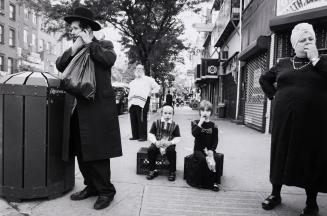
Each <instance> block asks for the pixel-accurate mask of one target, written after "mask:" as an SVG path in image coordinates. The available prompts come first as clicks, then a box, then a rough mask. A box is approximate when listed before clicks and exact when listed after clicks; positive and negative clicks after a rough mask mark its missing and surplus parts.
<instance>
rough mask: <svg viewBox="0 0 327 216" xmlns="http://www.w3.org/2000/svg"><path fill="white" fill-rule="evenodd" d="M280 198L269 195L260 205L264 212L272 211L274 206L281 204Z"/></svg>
mask: <svg viewBox="0 0 327 216" xmlns="http://www.w3.org/2000/svg"><path fill="white" fill-rule="evenodd" d="M281 202H282V198H281V197H276V196H274V195H269V196H268V197H267V198H266V199H265V200H264V201H263V202H262V203H261V204H262V208H263V209H264V210H271V209H274V208H275V207H276V206H278V205H279V204H281Z"/></svg>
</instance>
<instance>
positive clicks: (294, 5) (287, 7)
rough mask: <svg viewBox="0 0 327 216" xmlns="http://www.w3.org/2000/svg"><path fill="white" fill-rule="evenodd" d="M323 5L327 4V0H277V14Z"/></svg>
mask: <svg viewBox="0 0 327 216" xmlns="http://www.w3.org/2000/svg"><path fill="white" fill-rule="evenodd" d="M323 6H327V0H277V11H276V15H277V16H281V15H286V14H291V13H295V12H299V11H304V10H309V9H313V8H319V7H323Z"/></svg>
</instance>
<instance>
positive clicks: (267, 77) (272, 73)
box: [259, 65, 277, 100]
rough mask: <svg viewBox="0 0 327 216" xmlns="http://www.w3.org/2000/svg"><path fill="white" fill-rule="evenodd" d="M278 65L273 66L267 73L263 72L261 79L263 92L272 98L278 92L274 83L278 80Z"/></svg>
mask: <svg viewBox="0 0 327 216" xmlns="http://www.w3.org/2000/svg"><path fill="white" fill-rule="evenodd" d="M276 68H277V65H275V66H274V67H272V68H271V69H270V70H269V71H267V72H266V73H265V74H262V75H261V76H260V79H259V83H260V86H261V88H262V90H263V92H264V93H265V94H266V95H267V97H268V98H269V99H270V100H272V99H273V98H274V95H275V93H276V87H275V86H274V83H275V82H276V74H277V69H276Z"/></svg>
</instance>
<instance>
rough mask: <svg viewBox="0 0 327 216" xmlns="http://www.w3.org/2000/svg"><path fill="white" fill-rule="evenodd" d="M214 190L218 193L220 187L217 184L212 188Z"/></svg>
mask: <svg viewBox="0 0 327 216" xmlns="http://www.w3.org/2000/svg"><path fill="white" fill-rule="evenodd" d="M212 190H213V191H215V192H218V191H219V185H218V184H217V183H214V184H213V186H212Z"/></svg>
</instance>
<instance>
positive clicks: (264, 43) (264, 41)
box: [238, 35, 270, 61]
mask: <svg viewBox="0 0 327 216" xmlns="http://www.w3.org/2000/svg"><path fill="white" fill-rule="evenodd" d="M269 42H270V36H262V35H261V36H259V37H258V38H257V39H256V40H255V41H253V42H252V43H250V45H249V46H247V47H246V48H245V49H244V50H242V52H241V53H240V54H239V56H238V59H239V60H241V61H246V60H247V59H248V58H250V57H251V56H253V55H254V54H256V53H258V52H260V51H263V50H267V49H269Z"/></svg>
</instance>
